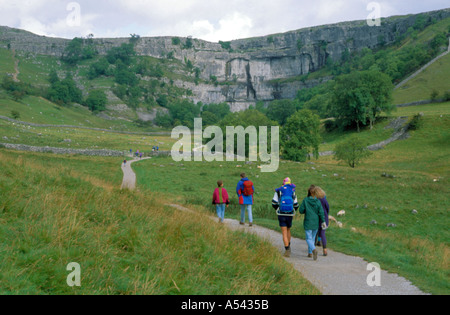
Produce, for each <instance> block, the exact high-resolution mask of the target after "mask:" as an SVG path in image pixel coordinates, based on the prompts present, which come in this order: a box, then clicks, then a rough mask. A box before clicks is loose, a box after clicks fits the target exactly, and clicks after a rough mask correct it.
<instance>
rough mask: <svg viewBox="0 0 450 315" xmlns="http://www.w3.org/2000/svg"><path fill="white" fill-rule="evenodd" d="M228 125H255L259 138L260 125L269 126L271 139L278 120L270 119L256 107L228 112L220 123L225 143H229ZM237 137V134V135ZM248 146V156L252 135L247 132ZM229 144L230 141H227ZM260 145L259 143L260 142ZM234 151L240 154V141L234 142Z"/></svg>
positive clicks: (246, 151)
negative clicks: (272, 127)
mask: <svg viewBox="0 0 450 315" xmlns="http://www.w3.org/2000/svg"><path fill="white" fill-rule="evenodd" d="M227 126H234V127H238V126H242V127H243V128H244V129H247V128H248V127H255V128H256V132H257V134H258V138H259V127H267V129H268V130H267V133H268V138H267V139H271V128H270V127H271V126H278V123H277V122H276V121H273V120H270V119H269V118H267V116H266V115H264V114H263V113H261V112H259V111H257V110H256V109H248V110H246V111H242V112H236V113H231V114H228V115H227V116H226V117H225V118H224V119H222V120H221V121H220V123H219V127H220V128H221V129H222V132H223V135H224V141H223V143H227V141H226V138H227V137H226V135H227ZM236 137H237V136H236ZM245 141H246V144H247V145H246V147H245V155H246V156H248V155H249V154H250V136H249V135H248V134H247V135H246V136H245ZM227 145H228V143H227ZM258 146H259V143H258ZM234 152H235V154H239V152H238V142H237V141H235V143H234ZM258 152H259V150H258Z"/></svg>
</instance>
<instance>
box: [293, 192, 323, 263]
mask: <svg viewBox="0 0 450 315" xmlns="http://www.w3.org/2000/svg"><path fill="white" fill-rule="evenodd" d="M300 213H301V214H304V215H305V220H304V222H303V227H304V229H305V235H306V243H307V244H308V257H313V259H314V260H317V249H316V246H315V245H314V243H315V239H316V235H317V233H318V231H319V222H323V223H322V228H323V229H326V227H327V226H326V223H325V215H324V211H323V208H322V204H321V203H320V201H319V199H317V193H316V187H315V186H311V187H310V188H309V189H308V197H306V198H305V199H304V200H303V202H302V205H301V206H300Z"/></svg>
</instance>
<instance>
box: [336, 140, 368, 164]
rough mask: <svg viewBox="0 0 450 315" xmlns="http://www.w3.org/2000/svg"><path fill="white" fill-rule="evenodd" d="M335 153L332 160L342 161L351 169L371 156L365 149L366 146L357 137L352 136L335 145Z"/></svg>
mask: <svg viewBox="0 0 450 315" xmlns="http://www.w3.org/2000/svg"><path fill="white" fill-rule="evenodd" d="M335 151H336V155H335V156H334V159H335V160H337V161H344V162H346V163H347V164H348V165H349V166H350V167H352V168H355V167H356V165H358V164H360V162H361V161H362V160H363V159H366V158H368V157H369V156H371V155H372V152H370V151H369V149H367V144H366V143H364V142H363V141H362V140H361V139H360V138H359V137H357V136H353V137H351V138H350V139H348V140H347V141H345V142H343V143H341V144H339V145H337V146H336V149H335Z"/></svg>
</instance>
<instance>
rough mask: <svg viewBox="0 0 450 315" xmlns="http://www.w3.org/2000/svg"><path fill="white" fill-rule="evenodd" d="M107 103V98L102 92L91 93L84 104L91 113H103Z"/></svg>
mask: <svg viewBox="0 0 450 315" xmlns="http://www.w3.org/2000/svg"><path fill="white" fill-rule="evenodd" d="M107 103H108V98H107V97H106V94H105V92H104V91H102V90H93V91H91V92H90V93H89V96H88V97H87V99H86V102H85V104H86V106H87V107H89V109H90V110H91V111H92V112H101V111H104V110H105V109H106V104H107Z"/></svg>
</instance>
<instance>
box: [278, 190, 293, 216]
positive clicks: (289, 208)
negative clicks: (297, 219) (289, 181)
mask: <svg viewBox="0 0 450 315" xmlns="http://www.w3.org/2000/svg"><path fill="white" fill-rule="evenodd" d="M293 195H294V190H293V187H292V186H291V185H285V186H283V190H282V191H281V200H280V212H281V213H285V214H289V213H292V212H294V198H293V197H292V196H293Z"/></svg>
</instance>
